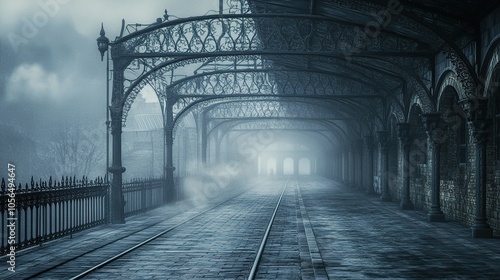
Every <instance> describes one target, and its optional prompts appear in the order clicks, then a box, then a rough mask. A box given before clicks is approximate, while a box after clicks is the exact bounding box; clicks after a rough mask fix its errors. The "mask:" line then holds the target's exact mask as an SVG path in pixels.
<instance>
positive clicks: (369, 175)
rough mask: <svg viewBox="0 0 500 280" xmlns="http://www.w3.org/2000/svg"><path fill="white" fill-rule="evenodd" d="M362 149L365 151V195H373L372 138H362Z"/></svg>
mask: <svg viewBox="0 0 500 280" xmlns="http://www.w3.org/2000/svg"><path fill="white" fill-rule="evenodd" d="M363 144H364V148H365V149H366V155H367V156H366V169H365V174H366V180H365V181H366V185H365V190H366V194H373V193H374V190H373V137H372V136H365V138H364V143H363Z"/></svg>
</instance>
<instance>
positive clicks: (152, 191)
mask: <svg viewBox="0 0 500 280" xmlns="http://www.w3.org/2000/svg"><path fill="white" fill-rule="evenodd" d="M164 189H165V180H163V179H147V180H142V179H141V180H132V181H130V182H128V183H124V184H123V195H124V198H125V202H126V203H125V209H124V210H125V215H126V216H127V217H128V216H132V215H135V214H137V213H141V212H145V211H148V210H150V209H152V208H155V207H158V206H161V205H162V204H163V203H164V201H165V200H164ZM12 193H14V195H12ZM12 198H14V200H12ZM108 216H109V185H108V184H107V183H106V182H105V181H104V180H103V179H102V178H97V179H96V180H94V181H89V180H88V179H87V178H83V179H82V180H76V178H74V177H73V178H68V177H66V178H63V179H62V180H60V181H55V180H54V181H53V180H52V178H51V179H49V181H46V182H45V181H39V182H35V181H33V179H32V180H31V183H30V184H29V185H28V184H25V185H24V186H23V185H21V184H19V185H17V186H15V190H14V191H11V190H9V188H8V183H7V184H6V182H5V180H4V179H2V183H1V189H0V217H1V226H0V245H1V246H0V255H5V254H8V253H9V249H10V247H11V246H15V247H16V250H20V249H24V248H28V247H31V246H34V245H38V244H42V243H45V242H47V241H50V240H54V239H57V238H60V237H63V236H67V235H71V234H73V233H75V232H78V231H82V230H85V229H88V228H91V227H95V226H98V225H102V224H106V223H107V222H108ZM9 224H14V226H13V227H9V226H8V225H9Z"/></svg>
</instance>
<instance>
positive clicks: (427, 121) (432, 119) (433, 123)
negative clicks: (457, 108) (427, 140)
mask: <svg viewBox="0 0 500 280" xmlns="http://www.w3.org/2000/svg"><path fill="white" fill-rule="evenodd" d="M440 118H441V114H439V113H426V114H422V121H423V123H424V128H425V130H426V132H427V133H432V131H433V130H435V129H437V128H438V125H439V119H440Z"/></svg>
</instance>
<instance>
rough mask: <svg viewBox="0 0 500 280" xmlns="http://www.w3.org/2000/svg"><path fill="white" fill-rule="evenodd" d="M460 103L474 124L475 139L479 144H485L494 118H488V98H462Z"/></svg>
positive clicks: (468, 118)
mask: <svg viewBox="0 0 500 280" xmlns="http://www.w3.org/2000/svg"><path fill="white" fill-rule="evenodd" d="M459 103H460V106H461V107H462V109H463V110H464V112H465V114H466V116H467V121H468V122H469V123H470V124H471V126H472V135H473V136H474V139H475V140H476V142H477V143H478V144H485V143H486V141H487V140H488V136H489V128H490V126H491V123H492V120H491V119H488V100H487V99H478V98H474V97H472V98H466V99H463V100H460V102H459Z"/></svg>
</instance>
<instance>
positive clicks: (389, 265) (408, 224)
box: [299, 179, 500, 279]
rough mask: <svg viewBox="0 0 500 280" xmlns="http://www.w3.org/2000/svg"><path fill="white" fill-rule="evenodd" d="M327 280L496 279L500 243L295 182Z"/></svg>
mask: <svg viewBox="0 0 500 280" xmlns="http://www.w3.org/2000/svg"><path fill="white" fill-rule="evenodd" d="M299 185H300V190H301V192H302V196H303V199H304V204H305V206H306V208H307V211H308V213H309V217H310V221H311V223H312V225H313V228H314V232H315V236H316V239H317V242H318V245H319V249H320V251H321V253H322V255H323V259H324V261H325V267H326V269H327V272H328V277H329V278H330V279H373V278H391V279H442V278H447V279H500V239H499V238H498V237H497V238H493V239H473V238H471V237H470V236H469V234H470V230H469V228H468V227H466V226H465V225H462V224H459V223H456V222H453V221H448V222H445V223H429V222H427V221H426V219H427V216H426V213H424V212H422V211H401V210H399V209H398V204H397V203H395V202H392V203H385V202H381V201H380V200H379V198H378V197H375V196H372V197H368V196H365V195H364V194H362V193H359V192H357V191H353V190H351V189H349V188H347V187H345V186H343V185H341V184H339V183H336V182H333V181H331V180H326V179H316V180H311V179H303V180H299Z"/></svg>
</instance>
